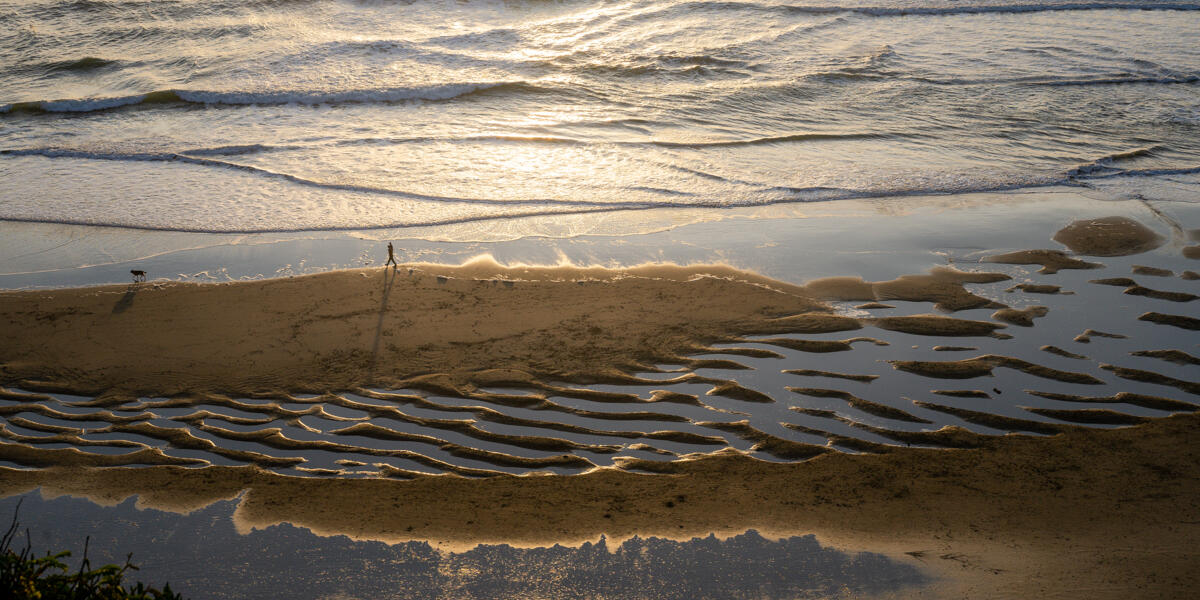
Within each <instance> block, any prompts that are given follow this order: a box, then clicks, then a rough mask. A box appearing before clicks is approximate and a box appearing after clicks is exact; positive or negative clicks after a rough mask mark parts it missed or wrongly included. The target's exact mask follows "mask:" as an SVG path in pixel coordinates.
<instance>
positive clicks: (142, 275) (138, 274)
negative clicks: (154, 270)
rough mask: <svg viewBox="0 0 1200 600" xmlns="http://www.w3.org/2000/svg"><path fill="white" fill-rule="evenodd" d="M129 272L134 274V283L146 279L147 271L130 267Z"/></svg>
mask: <svg viewBox="0 0 1200 600" xmlns="http://www.w3.org/2000/svg"><path fill="white" fill-rule="evenodd" d="M129 272H130V273H132V274H133V282H134V283H137V282H139V281H145V280H146V272H145V271H139V270H137V269H130V270H129Z"/></svg>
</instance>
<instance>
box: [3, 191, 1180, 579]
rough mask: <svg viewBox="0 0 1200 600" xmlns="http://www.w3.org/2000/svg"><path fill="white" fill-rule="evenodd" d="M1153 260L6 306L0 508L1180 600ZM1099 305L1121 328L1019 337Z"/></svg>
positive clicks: (166, 295) (333, 274) (362, 281)
mask: <svg viewBox="0 0 1200 600" xmlns="http://www.w3.org/2000/svg"><path fill="white" fill-rule="evenodd" d="M1181 229H1182V231H1183V232H1184V233H1183V237H1182V238H1181V237H1179V234H1178V233H1172V232H1171V231H1163V230H1162V229H1160V228H1151V227H1147V225H1146V224H1145V223H1143V222H1140V221H1138V220H1137V219H1132V218H1129V217H1125V216H1105V215H1102V214H1101V215H1097V216H1096V217H1093V218H1087V219H1082V220H1075V221H1067V220H1064V222H1062V223H1060V224H1059V225H1058V227H1057V228H1056V231H1055V233H1054V234H1053V236H1047V238H1050V237H1053V240H1051V239H1047V240H1046V244H1045V246H1044V247H1041V248H1027V249H1023V250H1007V251H1000V250H995V251H991V252H988V253H985V254H984V255H981V256H979V257H978V260H977V261H975V262H973V263H970V264H965V265H960V264H958V263H954V264H949V265H941V266H933V267H931V268H929V269H928V270H927V271H926V272H924V273H912V274H908V275H901V276H898V277H895V278H892V279H886V280H881V281H870V280H865V279H863V278H861V277H858V276H853V275H842V276H836V277H818V278H814V279H811V280H808V281H804V282H797V283H789V282H785V281H781V280H777V279H773V278H770V277H767V276H763V275H759V274H755V273H753V272H750V271H746V270H741V269H736V268H732V267H728V266H720V265H715V264H698V265H691V266H687V267H682V266H676V265H668V264H648V265H644V266H638V267H628V268H601V267H575V266H570V265H559V266H547V267H533V266H503V265H501V264H499V263H497V262H496V261H495V260H493V259H490V258H478V259H475V260H473V261H471V262H468V263H467V264H464V265H460V266H448V265H437V264H432V263H413V264H402V265H400V266H399V267H398V268H395V269H393V268H390V267H372V268H359V269H349V270H336V271H330V272H326V273H315V274H309V275H301V276H295V277H283V278H274V279H265V280H260V281H243V282H229V283H190V282H180V281H150V282H146V283H135V284H121V285H107V286H100V287H81V288H63V289H38V290H27V291H5V292H0V323H2V325H0V334H2V336H3V337H4V339H6V340H9V343H6V344H5V347H4V348H3V349H2V350H0V374H2V376H3V385H4V391H3V400H4V402H3V405H0V410H2V411H3V415H4V416H5V418H6V424H5V426H4V427H3V429H2V430H0V432H2V434H3V435H4V437H5V438H7V440H6V441H4V442H3V443H0V460H3V461H5V466H4V467H0V482H2V483H0V490H2V491H3V493H4V495H5V496H13V495H18V494H24V493H27V492H30V491H33V490H39V489H40V491H41V494H42V495H43V496H46V497H55V496H59V495H71V496H80V497H85V498H89V499H91V500H92V501H94V502H96V503H99V504H104V505H112V504H116V503H119V502H121V501H122V500H124V499H126V498H129V497H132V496H136V497H137V498H138V505H139V506H141V507H144V508H155V509H159V510H166V511H173V512H179V513H187V512H190V511H195V510H198V509H201V508H203V507H205V506H208V505H210V504H212V503H214V502H218V501H224V500H229V499H234V498H240V500H239V503H238V505H237V510H236V512H235V513H234V516H233V519H234V522H235V524H236V526H237V527H238V530H239V531H243V532H249V531H252V530H254V529H256V528H257V529H262V528H266V527H270V526H272V525H274V524H278V523H291V524H293V525H296V526H300V527H304V528H307V529H309V530H311V531H312V532H314V533H316V534H318V535H322V536H334V535H349V536H351V537H352V538H354V539H357V540H377V541H383V542H386V543H389V544H397V543H403V542H408V541H413V540H419V541H428V542H430V543H432V544H435V545H437V546H438V547H440V548H444V549H446V550H447V551H464V550H466V549H469V548H472V547H474V546H475V545H477V544H481V543H482V544H494V543H505V544H510V545H515V546H518V547H538V546H548V545H553V544H565V545H569V546H578V545H579V544H583V543H585V542H595V541H596V540H598V539H600V537H601V536H605V537H606V538H607V539H608V540H611V541H613V542H620V541H622V540H625V539H628V538H630V537H632V536H643V537H645V536H656V537H661V538H664V539H674V540H688V539H691V538H694V537H704V536H707V535H710V534H716V535H717V536H719V537H722V538H724V537H731V536H736V535H739V534H741V533H743V532H745V531H747V530H749V529H754V530H757V531H760V532H763V533H764V534H765V535H767V536H768V537H771V536H775V537H779V538H786V537H788V536H794V535H806V534H816V535H817V536H818V539H819V540H820V541H821V542H822V543H825V544H830V545H832V546H833V547H836V548H842V549H847V550H850V551H861V550H870V551H873V552H882V553H884V554H886V555H888V556H891V557H894V558H895V559H896V560H899V561H902V562H904V563H906V564H912V565H914V566H916V567H918V568H919V569H921V570H922V571H924V572H927V573H930V574H931V577H933V583H931V584H929V585H923V586H918V587H906V588H903V589H896V590H893V591H892V592H891V594H892V595H893V596H895V597H933V598H942V597H945V598H951V597H954V598H957V597H978V598H993V597H1013V598H1016V597H1031V596H1037V597H1047V598H1052V597H1063V598H1068V597H1080V596H1079V594H1080V593H1081V592H1080V591H1081V590H1086V593H1087V596H1088V597H1094V598H1107V597H1111V598H1121V597H1129V596H1130V595H1131V594H1132V595H1137V596H1139V597H1163V598H1176V597H1186V596H1187V595H1188V593H1189V590H1191V589H1193V588H1194V586H1195V585H1196V584H1197V581H1196V577H1195V574H1194V573H1193V572H1192V571H1193V569H1191V565H1192V564H1193V563H1194V559H1195V551H1194V545H1195V543H1194V542H1195V540H1196V531H1195V528H1196V523H1197V522H1200V515H1198V514H1197V507H1196V505H1195V501H1194V499H1195V497H1196V493H1197V490H1196V486H1195V483H1194V482H1195V481H1197V475H1198V474H1197V473H1196V470H1197V469H1198V468H1200V467H1197V465H1198V464H1200V462H1198V461H1197V460H1196V455H1195V452H1196V448H1198V447H1200V446H1198V445H1197V439H1196V437H1197V435H1198V433H1200V429H1198V425H1200V420H1198V419H1197V417H1196V416H1195V415H1194V414H1192V413H1193V412H1194V411H1195V408H1196V404H1195V403H1194V397H1195V396H1196V394H1197V393H1198V391H1200V390H1198V389H1197V387H1196V386H1197V384H1196V383H1195V378H1194V375H1192V377H1191V379H1189V378H1188V376H1189V373H1194V368H1195V367H1194V365H1195V364H1196V363H1197V359H1196V357H1195V356H1194V341H1193V340H1192V338H1191V337H1190V336H1192V335H1194V334H1193V333H1190V332H1192V331H1194V330H1195V329H1196V326H1197V323H1198V322H1197V320H1196V318H1195V316H1194V315H1195V310H1194V308H1192V306H1194V305H1193V304H1191V303H1192V302H1193V301H1194V300H1195V299H1196V297H1197V296H1195V295H1194V294H1192V293H1190V292H1187V291H1184V290H1187V289H1191V288H1188V287H1187V286H1189V285H1194V284H1193V283H1191V282H1192V281H1193V280H1194V276H1189V275H1188V274H1189V273H1192V271H1189V270H1187V269H1186V268H1180V267H1181V266H1183V267H1187V266H1189V265H1190V264H1191V263H1189V262H1188V261H1189V260H1191V259H1189V258H1188V257H1187V255H1186V249H1187V248H1190V247H1192V246H1191V244H1192V243H1193V242H1191V241H1190V239H1189V238H1188V235H1189V234H1187V229H1186V227H1182V226H1181ZM1055 246H1057V247H1055ZM1001 248H1003V246H1001ZM1147 252H1153V253H1152V254H1147ZM1114 261H1138V263H1139V264H1136V265H1135V266H1133V267H1125V266H1119V265H1117V264H1114ZM1142 263H1144V264H1142ZM1014 269H1017V270H1014ZM1104 294H1119V296H1118V297H1119V298H1120V299H1121V302H1127V303H1128V305H1127V306H1121V307H1120V308H1119V310H1121V311H1123V313H1124V314H1121V315H1120V318H1117V315H1115V314H1113V311H1114V310H1117V307H1112V308H1108V307H1100V308H1095V306H1096V304H1097V303H1096V302H1094V301H1093V302H1091V305H1092V306H1093V308H1092V309H1091V310H1090V312H1089V309H1087V308H1077V309H1065V310H1067V312H1073V311H1074V310H1078V311H1079V312H1080V314H1079V315H1077V316H1079V318H1080V319H1083V321H1079V322H1088V323H1091V324H1093V325H1094V328H1092V327H1086V328H1084V327H1078V326H1075V325H1070V324H1067V325H1065V326H1064V325H1059V326H1056V325H1053V324H1049V325H1048V324H1047V323H1054V322H1055V321H1054V319H1055V318H1060V319H1061V318H1063V317H1062V316H1060V315H1062V314H1063V310H1064V309H1062V308H1060V306H1059V303H1073V302H1074V303H1077V304H1069V305H1068V306H1076V307H1087V306H1088V305H1089V303H1088V298H1087V296H1089V295H1092V296H1094V297H1096V298H1099V297H1110V296H1103V295H1104ZM1031 300H1032V301H1031ZM1035 302H1036V303H1035ZM1078 303H1081V304H1078ZM896 306H902V307H903V310H897V309H896V308H895V307H896ZM1105 315H1106V316H1105ZM1088 319H1099V320H1092V321H1089V320H1088ZM1073 327H1078V329H1076V328H1073ZM1135 329H1136V332H1142V333H1141V334H1140V335H1139V334H1137V333H1136V332H1135ZM1121 332H1125V333H1121ZM1022 340H1025V341H1024V342H1022ZM909 342H912V343H913V344H915V345H912V347H911V348H909V347H908V346H905V345H904V344H906V343H909ZM1019 343H1020V344H1023V345H1015V344H1019ZM1123 343H1128V344H1135V345H1132V346H1129V347H1130V348H1134V347H1136V348H1137V350H1135V351H1133V352H1129V351H1127V350H1120V351H1119V352H1118V353H1116V354H1111V353H1110V354H1107V355H1106V354H1103V353H1104V352H1106V350H1105V348H1114V349H1116V348H1124V346H1120V344H1123ZM1005 344H1007V346H1006V345H1005ZM919 348H921V349H919ZM1006 348H1007V350H1005V349H1006ZM1022 348H1033V350H1025V349H1022ZM1092 356H1094V357H1095V358H1092ZM1121 356H1124V357H1125V358H1121ZM1107 357H1116V358H1115V359H1110V358H1107ZM1131 357H1132V358H1131ZM801 359H803V361H804V363H806V365H805V366H806V368H782V369H781V367H792V366H795V365H794V364H793V363H796V362H798V361H800V360H801ZM764 361H765V362H764ZM771 361H773V362H771ZM1130 361H1136V362H1130ZM772 364H773V365H775V366H774V367H771V368H770V370H773V371H774V372H775V373H776V375H770V374H769V373H767V372H764V368H765V366H769V365H772ZM1146 365H1153V366H1154V367H1153V368H1147V367H1146ZM752 373H762V375H759V377H767V376H768V375H769V377H768V378H767V379H755V378H748V376H749V375H750V374H752ZM881 377H883V380H882V381H883V383H881V382H879V381H877V380H879V379H880V378H881ZM781 378H782V379H781ZM981 378H984V379H981ZM776 380H778V381H781V382H782V383H781V384H779V386H780V387H779V388H776V389H770V388H769V386H768V385H767V384H771V383H773V382H775V381H776ZM783 384H788V385H783ZM912 386H916V387H912ZM1014 386H1016V387H1015V389H1014ZM1001 388H1004V389H1003V390H1002V389H1001ZM1022 389H1023V390H1024V391H1023V392H1020V390H1022ZM921 390H924V391H923V392H922V391H921ZM1010 390H1011V391H1010ZM1002 391H1009V393H1010V394H1011V393H1023V394H1024V396H1023V397H1022V398H1020V399H1018V400H1017V405H1016V406H1013V407H1011V408H1008V406H1011V404H1010V403H1011V402H1012V401H1011V400H1006V398H1007V396H1006V395H1003V394H1002ZM775 407H777V409H778V411H779V412H769V411H770V410H776V408H775ZM764 410H767V411H768V412H762V411H764ZM438 415H441V416H438ZM779 415H791V416H792V417H791V418H789V417H787V416H783V417H780V416H779ZM1171 415H1173V416H1171ZM772 421H774V426H772ZM779 421H783V422H782V423H780V422H779ZM780 424H781V425H782V427H779V425H780ZM322 456H326V457H327V458H321V457H322ZM335 459H336V460H335ZM398 506H402V507H403V510H402V511H392V510H388V509H387V507H398Z"/></svg>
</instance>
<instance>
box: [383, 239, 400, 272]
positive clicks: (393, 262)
mask: <svg viewBox="0 0 1200 600" xmlns="http://www.w3.org/2000/svg"><path fill="white" fill-rule="evenodd" d="M388 265H393V266H399V265H400V263H398V262H396V253H395V252H394V251H393V250H392V243H391V242H388V261H387V262H386V263H384V265H383V266H385V267H386V266H388Z"/></svg>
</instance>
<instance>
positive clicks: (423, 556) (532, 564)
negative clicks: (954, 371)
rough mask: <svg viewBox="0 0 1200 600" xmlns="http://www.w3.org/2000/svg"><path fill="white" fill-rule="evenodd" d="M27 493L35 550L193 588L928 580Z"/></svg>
mask: <svg viewBox="0 0 1200 600" xmlns="http://www.w3.org/2000/svg"><path fill="white" fill-rule="evenodd" d="M18 500H21V501H22V502H23V504H22V506H21V512H20V520H21V523H22V525H23V526H25V527H28V528H29V529H30V533H31V539H32V542H33V546H34V550H35V552H38V553H41V552H44V551H46V550H51V549H53V550H60V549H70V550H71V551H72V553H73V555H74V556H75V557H76V558H78V557H79V555H80V553H81V550H82V546H83V541H84V538H85V537H87V536H90V538H91V541H90V547H89V558H90V559H91V561H92V564H105V563H110V562H113V563H115V562H121V561H123V560H124V557H125V555H126V554H127V553H129V552H133V562H134V563H135V564H137V565H138V566H139V567H140V568H141V569H140V571H138V572H137V573H136V578H137V579H138V580H141V581H145V582H147V583H156V584H159V585H161V584H162V583H164V582H170V584H171V587H172V588H174V589H177V590H180V591H182V592H183V593H184V594H185V595H186V596H187V597H190V598H215V599H220V598H255V597H259V598H261V597H272V596H275V597H278V596H279V595H280V594H286V595H287V597H289V598H292V599H295V600H299V599H304V598H313V599H318V598H328V599H332V598H337V599H339V600H344V599H351V598H517V597H525V598H528V597H539V598H572V597H595V598H688V599H691V598H827V597H842V596H854V597H858V596H862V595H872V594H876V593H881V592H888V591H894V590H897V589H899V588H903V587H906V586H914V585H920V584H922V583H924V582H925V581H926V578H925V577H924V576H923V575H922V574H921V573H920V572H919V571H918V570H917V569H916V568H915V567H913V566H910V565H907V564H902V563H897V562H894V561H892V560H891V559H889V558H887V557H885V556H883V555H880V554H874V553H869V552H865V553H843V552H839V551H836V550H832V549H829V548H823V547H822V546H821V545H820V544H819V543H818V542H817V541H816V539H815V538H814V537H813V536H804V537H791V538H786V539H781V540H777V541H772V540H767V539H765V538H763V537H762V536H761V535H759V534H758V533H757V532H755V531H753V530H752V531H748V532H746V533H744V534H742V535H738V536H735V537H733V538H730V539H727V540H718V539H717V538H715V537H712V536H710V537H707V538H703V539H702V538H694V539H692V540H690V541H685V542H676V541H671V540H664V539H659V538H647V539H640V538H633V539H631V540H627V541H626V542H624V543H622V544H620V545H616V544H609V543H607V542H606V541H605V540H604V539H601V540H600V541H599V542H598V543H585V544H583V545H582V546H581V547H579V548H566V547H563V546H558V545H556V546H553V547H549V548H532V549H522V548H513V547H511V546H508V545H499V546H479V547H477V548H475V549H473V550H471V551H468V552H463V553H449V552H441V551H438V550H436V549H434V548H433V547H431V546H430V545H429V544H427V543H424V542H408V543H402V544H396V545H388V544H384V543H381V542H359V541H354V540H351V539H350V538H348V537H345V536H336V537H328V538H326V537H319V536H316V535H313V534H312V533H310V532H309V531H308V530H306V529H303V528H298V527H293V526H291V525H286V524H285V525H277V526H274V527H270V528H267V529H265V530H258V531H254V532H252V533H250V534H248V535H239V534H238V533H237V532H235V531H234V527H233V524H232V522H231V519H230V516H231V514H232V512H233V510H234V508H235V505H236V501H234V500H231V501H226V502H218V503H216V504H213V505H211V506H208V507H206V508H204V509H201V510H197V511H195V512H193V513H191V514H188V515H177V514H173V513H167V512H160V511H156V510H139V509H137V508H136V507H135V506H134V504H135V501H134V500H133V499H129V500H127V501H125V502H122V503H121V504H119V505H117V506H112V507H102V506H98V505H96V504H93V503H91V502H89V501H86V500H82V499H77V498H66V497H63V498H56V499H52V500H46V499H43V498H42V497H41V496H40V495H39V494H38V493H37V492H32V493H28V494H24V495H23V496H19V497H10V498H5V499H3V500H0V515H3V516H4V517H5V518H7V517H8V516H9V515H11V514H12V512H13V510H14V509H15V507H16V504H17V501H18ZM397 510H403V507H397Z"/></svg>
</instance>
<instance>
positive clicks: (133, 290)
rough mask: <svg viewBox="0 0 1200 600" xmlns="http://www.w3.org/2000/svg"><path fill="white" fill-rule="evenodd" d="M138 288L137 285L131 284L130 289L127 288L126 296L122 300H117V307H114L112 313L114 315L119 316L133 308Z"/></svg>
mask: <svg viewBox="0 0 1200 600" xmlns="http://www.w3.org/2000/svg"><path fill="white" fill-rule="evenodd" d="M137 287H138V285H137V284H136V283H131V284H129V287H127V288H125V295H123V296H121V299H120V300H117V303H116V305H114V306H113V309H112V312H113V314H114V315H119V314H121V313H123V312H125V311H127V310H129V307H131V306H133V297H134V296H135V295H137Z"/></svg>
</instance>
